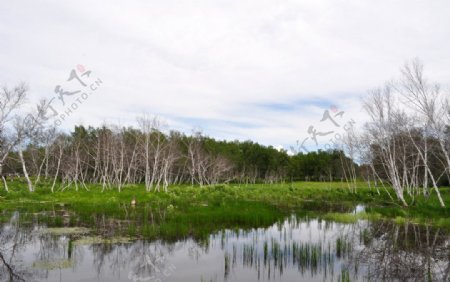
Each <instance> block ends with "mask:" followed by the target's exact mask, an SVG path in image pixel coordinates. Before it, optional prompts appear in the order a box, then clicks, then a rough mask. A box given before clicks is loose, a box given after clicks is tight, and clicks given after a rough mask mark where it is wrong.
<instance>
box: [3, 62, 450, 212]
mask: <svg viewBox="0 0 450 282" xmlns="http://www.w3.org/2000/svg"><path fill="white" fill-rule="evenodd" d="M27 93H28V88H27V87H26V85H24V84H20V85H18V86H16V87H14V88H7V87H3V88H2V89H1V91H0V175H2V182H3V186H4V188H5V189H6V190H8V181H7V179H6V178H7V176H10V177H11V176H12V175H14V174H16V173H20V174H21V175H23V176H24V178H25V179H26V181H27V185H28V189H29V190H30V191H34V187H35V186H36V183H39V182H40V181H43V180H46V181H50V183H51V189H52V191H54V190H55V189H62V190H64V189H67V188H69V187H75V189H76V190H78V189H88V187H87V184H90V183H95V184H100V185H101V186H102V187H103V189H118V190H119V191H120V190H121V189H122V188H123V186H124V185H127V184H138V183H143V184H145V187H146V189H147V190H148V191H161V190H163V191H167V188H168V186H169V185H171V184H183V183H188V184H192V185H200V186H202V185H210V184H217V183H229V182H235V183H246V184H249V183H260V182H264V183H276V182H283V181H298V180H310V181H335V180H341V181H344V180H345V182H346V183H347V185H348V188H349V189H350V191H352V192H355V191H356V188H357V180H358V179H364V180H365V181H367V184H368V185H369V186H370V187H372V186H373V187H375V189H376V191H378V193H380V189H384V191H385V192H387V193H389V195H390V196H391V197H392V198H393V199H394V197H396V198H397V199H398V200H399V201H400V202H401V203H402V204H403V205H407V202H406V200H405V195H409V196H410V197H412V198H414V197H415V196H417V195H424V196H426V197H428V196H429V195H430V194H431V193H436V195H437V196H438V198H439V201H440V203H441V205H442V206H445V203H444V201H443V199H442V197H441V195H440V188H439V187H441V186H444V185H449V179H450V156H449V155H450V126H449V124H450V106H449V104H450V103H449V92H448V89H443V88H442V87H440V86H439V84H437V83H435V82H431V81H429V80H428V79H427V78H426V77H425V76H424V73H423V65H422V64H421V62H420V61H418V60H414V61H411V62H409V63H407V64H405V66H404V67H403V68H402V69H401V75H400V77H399V78H397V79H394V80H391V81H389V82H387V83H386V84H385V85H383V86H382V87H379V88H376V89H373V90H371V91H369V93H368V94H367V95H366V96H365V97H364V98H363V108H364V110H365V112H366V113H367V116H368V118H369V122H367V123H366V124H365V126H364V127H363V128H362V129H361V130H356V129H355V128H351V129H350V130H348V131H347V133H346V136H345V137H344V138H342V143H341V144H339V145H337V146H336V148H335V149H334V150H329V151H318V152H310V153H305V154H303V153H298V154H295V155H292V156H291V155H289V154H288V153H287V152H286V151H285V150H277V149H275V148H273V147H271V146H262V145H260V144H258V143H254V142H252V141H244V142H239V141H221V140H215V139H213V138H210V137H207V136H204V135H202V134H201V133H199V132H194V133H192V134H190V135H186V134H183V133H181V132H177V131H173V130H172V131H167V130H166V126H165V125H164V123H163V122H162V121H161V120H160V119H158V118H157V117H148V116H142V117H140V118H139V119H138V122H137V125H138V126H137V127H120V126H116V125H104V126H102V127H98V128H93V127H84V126H77V127H75V129H74V131H73V132H71V133H64V132H59V131H57V130H56V128H52V127H48V126H42V124H45V112H46V109H47V107H48V103H47V101H45V100H43V101H41V102H40V103H39V104H38V106H37V107H36V109H35V111H34V112H33V114H32V115H30V114H29V113H28V115H25V114H24V112H26V111H24V104H25V101H26V95H27ZM30 116H31V117H32V118H30ZM388 187H392V189H393V193H394V195H391V193H392V190H390V189H388Z"/></svg>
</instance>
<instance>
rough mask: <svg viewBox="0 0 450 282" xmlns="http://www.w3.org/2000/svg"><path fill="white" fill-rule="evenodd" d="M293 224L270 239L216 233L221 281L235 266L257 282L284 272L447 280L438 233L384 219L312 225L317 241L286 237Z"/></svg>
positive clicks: (445, 248) (446, 254)
mask: <svg viewBox="0 0 450 282" xmlns="http://www.w3.org/2000/svg"><path fill="white" fill-rule="evenodd" d="M315 222H317V221H315ZM298 223H299V222H295V221H294V222H293V221H287V222H285V225H284V226H277V229H278V230H277V231H278V233H275V234H272V235H271V236H266V234H264V232H265V230H264V231H258V230H256V231H253V232H249V234H246V235H245V234H242V233H233V232H230V231H227V232H224V233H222V234H220V235H219V236H220V237H222V238H221V241H222V243H221V246H222V249H223V251H224V278H225V280H226V279H228V278H229V275H230V273H232V272H233V271H234V270H235V269H236V268H237V267H243V268H252V269H254V270H255V272H256V275H257V278H258V280H260V279H262V277H264V278H266V280H277V279H278V277H281V276H282V275H283V272H284V271H285V270H286V269H297V270H298V272H299V273H300V274H301V275H302V276H305V275H306V276H310V277H317V276H318V277H323V279H332V278H334V279H337V280H339V281H340V280H352V281H353V280H369V281H379V280H383V281H386V280H387V281H391V280H395V281H425V280H426V281H448V279H449V275H450V262H449V259H450V250H449V240H450V239H449V237H448V233H446V232H444V231H442V230H439V229H433V228H430V227H427V226H418V225H413V224H404V225H397V224H394V223H392V222H386V221H377V222H366V221H360V222H358V223H356V224H351V225H350V224H331V225H330V224H329V223H320V222H317V223H318V225H317V229H318V230H317V231H318V233H317V234H314V236H315V237H316V239H317V240H316V242H311V241H309V240H304V239H303V240H302V239H299V238H295V237H293V236H292V230H294V229H298V228H301V227H300V226H299V224H298ZM300 223H301V222H300ZM307 225H308V223H307ZM236 238H241V239H243V240H241V241H236ZM242 241H244V242H243V243H242ZM223 242H225V243H223Z"/></svg>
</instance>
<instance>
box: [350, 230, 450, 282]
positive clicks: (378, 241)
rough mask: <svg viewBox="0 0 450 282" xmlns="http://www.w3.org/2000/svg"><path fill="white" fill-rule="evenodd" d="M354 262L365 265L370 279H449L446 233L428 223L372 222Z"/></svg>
mask: <svg viewBox="0 0 450 282" xmlns="http://www.w3.org/2000/svg"><path fill="white" fill-rule="evenodd" d="M361 240H362V243H363V244H364V248H363V249H362V250H361V251H360V252H359V253H358V256H356V257H355V260H354V262H355V263H365V264H367V273H366V276H367V279H369V280H400V281H448V279H449V273H450V250H449V241H450V239H449V237H448V233H446V232H443V231H442V230H440V229H433V228H430V227H428V226H418V225H414V224H409V223H405V224H404V225H397V224H393V223H388V222H376V223H371V224H370V225H369V227H368V228H367V229H365V230H362V232H361Z"/></svg>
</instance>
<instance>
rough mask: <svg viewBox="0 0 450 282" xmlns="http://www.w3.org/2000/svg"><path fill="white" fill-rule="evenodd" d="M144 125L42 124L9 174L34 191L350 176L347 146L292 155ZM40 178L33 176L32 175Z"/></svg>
mask: <svg viewBox="0 0 450 282" xmlns="http://www.w3.org/2000/svg"><path fill="white" fill-rule="evenodd" d="M138 124H139V127H138V128H133V127H119V126H114V125H110V126H106V125H105V126H102V127H98V128H94V127H84V126H76V127H75V129H74V131H73V132H71V133H69V134H67V133H63V132H57V131H56V130H55V129H45V130H37V131H35V132H34V133H33V134H32V135H30V136H32V138H29V139H28V141H27V143H26V144H25V145H23V147H18V146H16V149H13V150H11V151H10V152H9V153H8V157H7V158H6V159H5V161H4V162H3V163H2V165H3V176H2V177H3V182H4V186H5V188H6V189H8V188H7V187H8V186H7V185H8V183H7V179H6V178H5V176H10V177H11V176H13V175H15V174H16V173H20V174H21V175H24V177H25V178H26V179H27V183H28V187H29V190H30V191H34V187H35V185H36V184H37V183H39V182H40V181H44V180H45V181H46V182H48V181H50V182H51V184H52V187H51V189H52V191H54V190H55V188H56V189H66V188H68V187H74V189H76V190H78V189H80V188H81V189H88V187H87V185H86V184H90V183H95V184H100V185H102V187H103V189H118V190H119V191H120V190H121V189H122V188H123V186H124V185H127V184H139V183H143V184H145V187H146V189H147V190H148V191H152V190H155V191H161V190H163V191H167V188H168V186H169V185H171V184H186V183H188V184H192V185H200V186H202V185H211V184H218V183H228V182H234V183H241V184H254V183H279V182H284V181H294V180H311V181H328V180H337V179H342V177H343V173H341V172H340V170H339V167H340V163H341V158H345V159H346V161H349V159H348V158H346V157H345V156H344V154H343V153H342V152H339V151H330V152H325V151H319V152H311V153H308V154H302V153H300V154H297V155H295V156H290V155H289V154H288V153H287V151H285V150H277V149H275V148H273V147H272V146H263V145H260V144H258V143H255V142H252V141H244V142H239V141H224V140H215V139H213V138H210V137H207V136H204V135H202V134H201V133H200V132H195V133H193V134H191V135H185V134H183V133H180V132H177V131H169V132H168V133H164V132H163V130H162V127H163V125H162V122H161V121H160V120H159V119H158V118H156V117H153V118H150V117H141V118H139V119H138ZM30 176H33V177H30Z"/></svg>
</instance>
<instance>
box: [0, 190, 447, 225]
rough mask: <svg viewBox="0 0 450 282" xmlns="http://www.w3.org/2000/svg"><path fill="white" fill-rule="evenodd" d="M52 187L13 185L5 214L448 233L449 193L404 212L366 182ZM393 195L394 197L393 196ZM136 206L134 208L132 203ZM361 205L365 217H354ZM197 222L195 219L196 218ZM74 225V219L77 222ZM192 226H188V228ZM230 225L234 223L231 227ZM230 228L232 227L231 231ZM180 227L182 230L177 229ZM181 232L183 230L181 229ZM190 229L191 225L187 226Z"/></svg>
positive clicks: (1, 198)
mask: <svg viewBox="0 0 450 282" xmlns="http://www.w3.org/2000/svg"><path fill="white" fill-rule="evenodd" d="M49 187H50V186H49V185H46V184H40V185H37V187H36V191H35V192H33V193H30V192H28V191H27V189H26V187H25V185H24V184H23V183H15V184H14V185H10V192H9V193H6V192H5V191H4V190H2V191H1V192H0V209H1V210H2V212H7V211H9V212H11V211H14V210H18V211H22V212H28V213H39V212H41V211H48V210H54V209H55V206H56V207H59V208H61V207H65V208H67V209H68V210H70V211H72V212H74V213H76V214H77V215H78V216H81V217H82V218H84V219H83V221H85V220H86V219H89V218H90V217H91V215H92V214H106V215H108V216H110V217H114V218H119V219H120V218H122V219H125V218H129V214H130V213H134V214H135V215H134V216H135V217H137V218H139V219H141V220H142V219H143V218H141V217H142V216H143V215H140V214H139V211H140V210H141V209H147V210H148V209H153V210H155V211H156V210H158V211H159V213H161V212H164V213H165V214H166V216H169V217H170V218H171V219H172V220H171V221H174V222H180V224H184V223H183V222H190V223H189V224H195V223H196V222H197V223H201V222H202V221H205V220H206V221H209V222H211V221H214V222H227V221H229V222H230V223H231V222H233V223H236V222H237V223H249V222H252V221H258V222H263V221H265V220H267V224H271V223H272V222H273V220H274V219H275V218H281V216H284V215H286V214H289V213H300V214H308V213H309V214H314V215H315V216H316V215H318V216H320V217H323V218H324V219H327V220H334V221H341V222H354V221H357V220H358V219H363V218H368V219H390V220H394V221H395V222H397V223H404V222H411V223H416V224H425V225H431V226H435V227H441V228H445V229H450V208H449V207H450V189H449V188H442V189H441V193H442V196H443V198H444V201H445V203H446V204H447V206H448V207H447V208H445V209H444V208H441V207H440V206H439V202H438V199H437V197H436V196H435V194H431V195H430V197H429V198H425V197H423V196H417V197H416V198H415V199H412V198H409V197H407V201H408V203H409V207H402V206H400V204H399V203H398V202H397V201H395V200H394V201H393V200H391V199H390V198H389V196H388V194H387V192H385V191H384V190H383V189H381V188H380V194H378V193H377V191H376V190H375V189H374V188H372V189H369V188H368V187H366V185H365V183H358V188H357V192H356V193H351V192H350V191H349V190H348V189H347V187H346V184H345V183H341V182H332V183H327V182H295V183H287V184H272V185H267V184H252V185H233V184H230V185H214V186H205V187H192V186H173V187H170V189H169V191H168V192H167V193H165V192H147V191H145V187H144V186H143V185H133V186H126V187H123V189H122V191H121V192H118V191H117V190H105V191H104V192H102V189H101V186H99V185H88V186H87V188H88V189H89V191H87V190H86V189H84V188H80V187H79V188H78V189H79V190H78V191H75V187H69V188H67V189H66V190H65V191H57V192H55V193H51V191H50V188H49ZM391 194H393V193H392V192H391ZM133 199H135V200H136V205H135V206H133V205H131V202H132V200H133ZM357 205H363V206H364V207H365V209H364V211H363V212H359V213H355V212H353V211H354V209H355V207H356V206H357ZM193 218H194V219H193ZM74 220H75V219H74ZM189 224H188V225H189ZM231 225H232V224H230V226H231ZM230 226H228V227H230ZM177 228H178V227H177ZM179 228H183V227H179ZM185 228H186V229H189V227H188V226H185Z"/></svg>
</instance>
